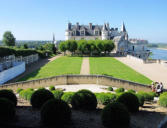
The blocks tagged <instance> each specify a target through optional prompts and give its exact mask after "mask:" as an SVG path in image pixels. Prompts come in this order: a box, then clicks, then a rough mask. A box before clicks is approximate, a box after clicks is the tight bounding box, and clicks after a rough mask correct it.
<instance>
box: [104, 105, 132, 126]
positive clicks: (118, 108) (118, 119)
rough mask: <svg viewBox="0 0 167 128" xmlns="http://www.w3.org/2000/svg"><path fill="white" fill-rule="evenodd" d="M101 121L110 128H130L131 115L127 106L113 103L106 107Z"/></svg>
mask: <svg viewBox="0 0 167 128" xmlns="http://www.w3.org/2000/svg"><path fill="white" fill-rule="evenodd" d="M101 120H102V123H103V125H104V126H105V127H108V128H128V127H129V124H130V115H129V112H128V110H127V108H126V107H125V105H123V104H122V103H119V102H113V103H110V104H108V105H106V106H105V107H104V109H103V110H102V114H101Z"/></svg>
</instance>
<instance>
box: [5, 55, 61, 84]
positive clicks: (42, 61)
mask: <svg viewBox="0 0 167 128" xmlns="http://www.w3.org/2000/svg"><path fill="white" fill-rule="evenodd" d="M60 56H61V55H57V56H54V57H52V58H49V59H48V58H47V59H40V60H39V61H37V62H35V63H32V64H30V65H28V66H26V71H25V72H24V73H23V74H21V75H19V76H17V77H16V78H14V79H12V80H10V81H8V82H7V83H13V82H16V81H18V80H19V79H20V78H22V77H24V76H26V75H27V74H30V73H32V72H34V71H35V70H37V69H39V68H40V67H42V66H44V65H45V64H47V63H49V62H51V61H54V60H55V59H57V58H59V57H60Z"/></svg>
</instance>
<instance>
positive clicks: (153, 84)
mask: <svg viewBox="0 0 167 128" xmlns="http://www.w3.org/2000/svg"><path fill="white" fill-rule="evenodd" d="M151 89H152V91H153V92H155V83H154V82H152V84H151Z"/></svg>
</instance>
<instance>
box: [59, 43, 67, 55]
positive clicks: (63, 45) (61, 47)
mask: <svg viewBox="0 0 167 128" xmlns="http://www.w3.org/2000/svg"><path fill="white" fill-rule="evenodd" d="M59 49H60V51H62V52H64V55H65V52H66V50H67V44H66V42H61V43H60V44H59Z"/></svg>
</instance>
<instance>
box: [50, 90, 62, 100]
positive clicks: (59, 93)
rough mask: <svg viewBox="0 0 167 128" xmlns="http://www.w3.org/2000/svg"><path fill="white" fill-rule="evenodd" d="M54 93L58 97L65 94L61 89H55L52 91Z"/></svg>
mask: <svg viewBox="0 0 167 128" xmlns="http://www.w3.org/2000/svg"><path fill="white" fill-rule="evenodd" d="M52 93H53V95H54V97H55V98H56V99H61V97H62V96H63V94H64V92H63V91H61V90H54V91H52Z"/></svg>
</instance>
